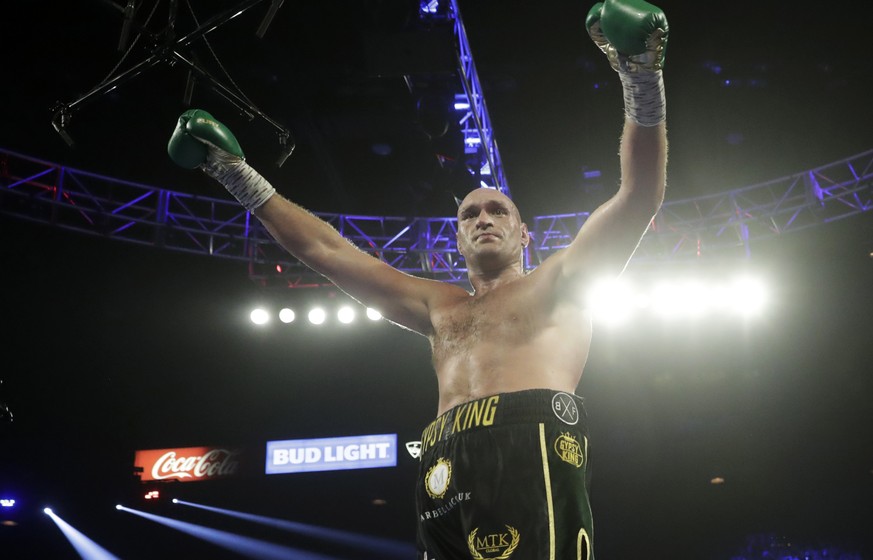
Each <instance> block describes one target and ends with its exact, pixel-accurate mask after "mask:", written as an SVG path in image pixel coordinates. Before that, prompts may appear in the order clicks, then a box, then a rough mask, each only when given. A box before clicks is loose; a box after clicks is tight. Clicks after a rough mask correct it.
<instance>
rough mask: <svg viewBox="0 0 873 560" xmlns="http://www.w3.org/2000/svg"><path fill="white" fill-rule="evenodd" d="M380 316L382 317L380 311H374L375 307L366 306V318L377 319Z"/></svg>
mask: <svg viewBox="0 0 873 560" xmlns="http://www.w3.org/2000/svg"><path fill="white" fill-rule="evenodd" d="M381 318H382V314H381V313H379V312H378V311H376V310H375V309H373V308H371V307H368V308H367V319H370V320H371V321H378V320H379V319H381Z"/></svg>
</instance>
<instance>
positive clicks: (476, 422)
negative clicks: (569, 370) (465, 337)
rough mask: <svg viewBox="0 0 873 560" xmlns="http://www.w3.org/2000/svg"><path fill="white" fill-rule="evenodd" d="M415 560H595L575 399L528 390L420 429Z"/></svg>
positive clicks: (456, 411) (582, 431)
mask: <svg viewBox="0 0 873 560" xmlns="http://www.w3.org/2000/svg"><path fill="white" fill-rule="evenodd" d="M420 457H421V465H420V467H419V476H418V482H417V486H416V491H415V498H416V514H417V515H418V530H417V546H418V550H419V554H420V558H421V559H422V560H461V559H473V560H486V559H487V560H497V559H501V560H570V559H577V560H593V558H594V557H593V554H592V537H593V523H592V517H591V507H590V503H589V498H588V484H589V476H588V474H589V468H588V430H587V425H586V415H585V411H584V409H583V407H582V398H581V397H578V396H576V395H572V394H569V393H563V392H559V391H552V390H547V389H533V390H526V391H518V392H512V393H500V394H497V395H492V396H489V397H484V398H480V399H476V400H474V401H470V402H467V403H463V404H460V405H458V406H455V407H454V408H452V409H450V410H448V411H446V412H445V413H444V414H442V415H440V416H439V417H438V418H437V419H436V420H434V421H433V422H431V424H430V425H428V426H427V428H425V430H424V432H423V433H422V438H421V456H420Z"/></svg>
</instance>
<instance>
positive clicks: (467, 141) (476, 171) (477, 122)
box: [449, 0, 512, 197]
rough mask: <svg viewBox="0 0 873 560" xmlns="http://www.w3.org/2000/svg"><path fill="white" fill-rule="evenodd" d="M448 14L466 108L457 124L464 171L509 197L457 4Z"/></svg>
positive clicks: (454, 3) (482, 183) (451, 3)
mask: <svg viewBox="0 0 873 560" xmlns="http://www.w3.org/2000/svg"><path fill="white" fill-rule="evenodd" d="M449 13H450V17H451V18H452V20H453V22H454V32H455V40H456V45H455V46H456V47H457V49H458V52H457V53H456V54H457V57H458V70H459V72H460V76H461V84H462V85H463V87H464V94H463V96H464V97H465V98H466V99H465V101H466V108H465V109H464V111H463V116H462V117H461V119H460V121H459V122H460V125H461V132H462V134H463V135H464V152H465V155H466V156H467V162H466V164H467V170H468V171H469V172H470V173H471V174H472V175H474V176H476V177H478V179H479V182H480V184H481V185H482V186H483V187H490V188H494V189H497V190H499V191H500V192H502V193H503V194H505V195H506V196H509V197H511V196H512V195H511V193H510V192H509V184H508V183H507V181H506V176H505V175H504V172H503V163H502V161H501V160H500V152H499V151H498V149H497V140H496V139H495V138H494V129H493V128H492V126H491V118H490V117H489V116H488V108H487V107H486V104H485V95H484V93H483V91H482V84H481V83H479V74H478V73H477V72H476V64H475V62H474V61H473V54H472V52H471V50H470V43H469V41H468V40H467V32H466V30H465V29H464V22H463V21H462V19H461V13H460V9H459V8H458V2H457V0H451V2H450V7H449Z"/></svg>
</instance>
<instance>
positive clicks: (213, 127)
mask: <svg viewBox="0 0 873 560" xmlns="http://www.w3.org/2000/svg"><path fill="white" fill-rule="evenodd" d="M167 153H168V154H169V156H170V159H172V160H173V161H174V162H175V163H176V164H177V165H179V166H181V167H184V168H186V169H196V168H200V169H202V170H203V171H205V172H206V174H207V175H209V176H210V177H212V178H213V179H215V180H217V181H218V182H219V183H221V184H222V185H224V187H225V188H226V189H227V190H228V192H229V193H230V194H231V195H233V197H234V198H236V199H237V201H239V203H240V204H242V205H243V207H244V208H245V209H246V210H248V211H249V212H252V211H254V210H255V209H256V208H258V207H260V206H261V205H262V204H264V203H265V202H266V201H267V200H269V198H270V197H271V196H273V195H274V194H275V193H276V189H274V188H273V186H272V185H270V183H269V182H268V181H267V180H266V179H264V178H263V177H262V176H261V175H260V174H259V173H258V172H257V171H255V170H254V169H252V167H251V166H250V165H249V164H247V163H246V162H245V155H244V154H243V151H242V149H241V148H240V146H239V142H237V140H236V137H235V136H234V135H233V133H232V132H231V131H230V129H228V128H227V127H226V126H224V125H223V124H221V123H220V122H218V121H217V120H216V119H215V118H214V117H213V116H212V115H210V114H209V113H207V112H206V111H203V110H201V109H190V110H188V111H185V112H184V113H182V115H181V116H180V117H179V120H178V122H177V123H176V128H175V130H174V131H173V134H172V136H170V141H169V142H168V143H167Z"/></svg>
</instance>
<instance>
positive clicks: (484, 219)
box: [476, 210, 493, 227]
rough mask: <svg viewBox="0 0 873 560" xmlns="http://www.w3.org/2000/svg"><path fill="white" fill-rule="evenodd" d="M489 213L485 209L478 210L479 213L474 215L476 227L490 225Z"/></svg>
mask: <svg viewBox="0 0 873 560" xmlns="http://www.w3.org/2000/svg"><path fill="white" fill-rule="evenodd" d="M492 224H493V222H492V221H491V214H489V213H488V212H487V211H486V210H482V211H481V212H479V215H478V216H477V217H476V227H484V226H489V225H492Z"/></svg>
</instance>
